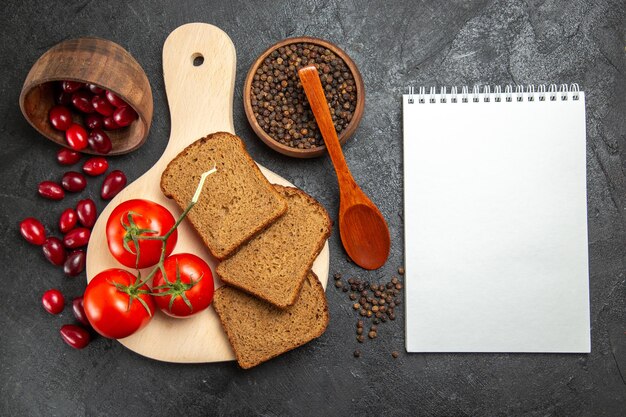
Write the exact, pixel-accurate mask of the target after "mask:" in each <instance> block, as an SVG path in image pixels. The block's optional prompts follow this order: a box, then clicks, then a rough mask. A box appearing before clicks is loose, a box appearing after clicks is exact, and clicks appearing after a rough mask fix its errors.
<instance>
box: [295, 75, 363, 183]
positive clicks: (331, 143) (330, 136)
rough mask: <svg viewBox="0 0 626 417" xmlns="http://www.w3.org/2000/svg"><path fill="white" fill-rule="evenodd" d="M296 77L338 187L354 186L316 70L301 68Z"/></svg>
mask: <svg viewBox="0 0 626 417" xmlns="http://www.w3.org/2000/svg"><path fill="white" fill-rule="evenodd" d="M298 76H299V77H300V81H301V82H302V88H304V92H305V93H306V97H307V99H308V100H309V104H310V105H311V110H312V111H313V115H314V116H315V120H316V121H317V126H318V127H319V129H320V132H321V133H322V137H323V138H324V143H325V144H326V148H327V149H328V154H329V155H330V159H331V160H332V161H333V166H334V167H335V172H337V180H338V182H339V185H340V186H343V185H348V184H350V185H352V184H353V185H355V186H356V183H355V182H354V178H353V177H352V174H351V173H350V170H349V169H348V165H347V164H346V159H345V158H344V157H343V152H342V151H341V145H340V144H339V138H338V137H337V131H336V130H335V125H334V124H333V119H332V117H331V115H330V109H329V108H328V102H327V101H326V95H325V94H324V88H323V87H322V82H321V80H320V76H319V74H318V73H317V68H315V66H313V65H309V66H308V67H304V68H301V69H300V70H298ZM340 188H341V187H340Z"/></svg>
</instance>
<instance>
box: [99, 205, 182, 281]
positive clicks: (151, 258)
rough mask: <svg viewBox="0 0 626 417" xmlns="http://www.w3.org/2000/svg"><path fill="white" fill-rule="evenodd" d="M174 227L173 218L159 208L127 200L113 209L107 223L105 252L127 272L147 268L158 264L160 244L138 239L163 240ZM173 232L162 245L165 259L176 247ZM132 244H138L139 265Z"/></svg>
mask: <svg viewBox="0 0 626 417" xmlns="http://www.w3.org/2000/svg"><path fill="white" fill-rule="evenodd" d="M175 223H176V220H174V216H172V214H171V213H170V212H169V211H168V210H167V209H166V208H165V207H163V206H162V205H160V204H157V203H155V202H152V201H149V200H128V201H125V202H123V203H122V204H120V205H119V206H117V207H116V208H115V209H114V210H113V212H112V213H111V215H110V216H109V219H108V220H107V227H106V234H107V243H108V244H109V250H110V251H111V254H112V255H113V257H114V258H115V259H117V260H118V262H119V263H121V264H122V265H124V266H127V267H129V268H135V267H137V268H139V269H141V268H147V267H149V266H152V265H155V264H157V263H158V262H159V258H160V257H161V247H162V241H161V240H158V239H156V240H144V239H138V237H141V236H164V235H165V234H166V233H167V232H168V231H169V230H170V229H171V228H172V227H173V226H174V224H175ZM177 240H178V231H177V230H175V231H174V233H172V234H171V235H170V236H169V238H168V239H167V243H166V245H165V256H169V254H170V253H172V251H173V250H174V247H175V246H176V241H177ZM135 241H137V242H138V243H139V262H137V250H136V248H135Z"/></svg>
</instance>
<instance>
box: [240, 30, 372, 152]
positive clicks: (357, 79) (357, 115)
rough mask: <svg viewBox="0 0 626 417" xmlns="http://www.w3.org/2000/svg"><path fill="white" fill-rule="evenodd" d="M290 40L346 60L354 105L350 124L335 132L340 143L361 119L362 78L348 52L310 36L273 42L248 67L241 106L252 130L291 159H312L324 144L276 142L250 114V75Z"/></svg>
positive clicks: (251, 78)
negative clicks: (301, 145)
mask: <svg viewBox="0 0 626 417" xmlns="http://www.w3.org/2000/svg"><path fill="white" fill-rule="evenodd" d="M294 43H311V44H316V45H319V46H322V47H324V48H327V49H330V50H331V51H332V52H333V53H334V54H335V55H337V56H338V57H339V58H341V59H342V60H343V61H344V62H345V63H346V65H347V66H348V68H349V69H350V72H351V73H352V76H353V78H354V84H355V86H356V106H355V109H354V113H353V115H352V120H350V123H348V126H347V127H346V128H345V129H344V130H343V131H342V132H341V134H340V135H338V137H339V143H340V145H343V144H344V143H346V141H347V140H348V139H349V138H350V137H351V136H352V135H353V134H354V132H355V131H356V129H357V127H358V125H359V123H360V122H361V119H362V117H363V111H364V109H365V85H364V83H363V77H362V76H361V73H360V71H359V69H358V67H357V66H356V64H355V63H354V61H353V60H352V59H351V58H350V57H349V56H348V54H346V53H345V52H344V51H343V50H342V49H341V48H339V47H338V46H337V45H335V44H334V43H332V42H330V41H327V40H324V39H319V38H315V37H311V36H298V37H293V38H287V39H283V40H281V41H279V42H276V43H274V44H273V45H271V46H270V47H269V48H267V49H266V50H265V51H263V52H262V53H261V54H260V55H259V57H258V58H257V59H256V60H255V61H254V62H253V64H252V65H251V66H250V69H249V70H248V73H247V75H246V79H245V82H244V87H243V107H244V110H245V112H246V118H247V119H248V123H249V124H250V126H251V127H252V130H253V131H254V133H256V135H257V136H258V137H259V139H261V140H262V141H263V142H264V143H265V144H266V145H267V146H269V147H270V148H272V149H274V150H275V151H277V152H280V153H282V154H284V155H287V156H291V157H295V158H314V157H318V156H321V155H324V154H325V153H326V146H325V145H322V146H317V147H315V148H310V149H298V148H292V147H291V146H287V145H284V144H282V143H280V142H279V141H277V140H276V139H274V138H273V137H271V136H270V135H269V134H268V133H267V132H265V130H263V128H261V126H260V125H259V123H258V121H257V120H256V118H255V117H254V111H253V110H252V103H251V99H250V91H251V89H252V81H253V77H254V74H255V73H256V70H257V69H258V67H259V66H260V65H261V63H262V62H263V61H264V60H265V58H267V57H268V56H269V54H270V53H272V52H273V51H274V50H276V49H278V48H281V47H283V46H287V45H291V44H294Z"/></svg>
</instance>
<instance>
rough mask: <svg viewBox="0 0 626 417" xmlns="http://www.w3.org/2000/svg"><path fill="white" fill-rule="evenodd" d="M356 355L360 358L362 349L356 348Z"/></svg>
mask: <svg viewBox="0 0 626 417" xmlns="http://www.w3.org/2000/svg"><path fill="white" fill-rule="evenodd" d="M354 357H355V358H360V357H361V351H360V350H358V349H356V350H355V351H354Z"/></svg>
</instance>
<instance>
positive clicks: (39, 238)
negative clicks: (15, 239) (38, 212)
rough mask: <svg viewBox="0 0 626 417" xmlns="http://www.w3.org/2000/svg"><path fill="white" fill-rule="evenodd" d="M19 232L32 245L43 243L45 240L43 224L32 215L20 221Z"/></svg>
mask: <svg viewBox="0 0 626 417" xmlns="http://www.w3.org/2000/svg"><path fill="white" fill-rule="evenodd" d="M20 233H21V234H22V236H23V237H24V239H26V241H27V242H28V243H30V244H33V245H38V246H40V245H43V243H44V242H45V240H46V231H45V229H44V227H43V224H41V222H40V221H39V220H37V219H36V218H34V217H27V218H25V219H24V220H22V221H21V222H20Z"/></svg>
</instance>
